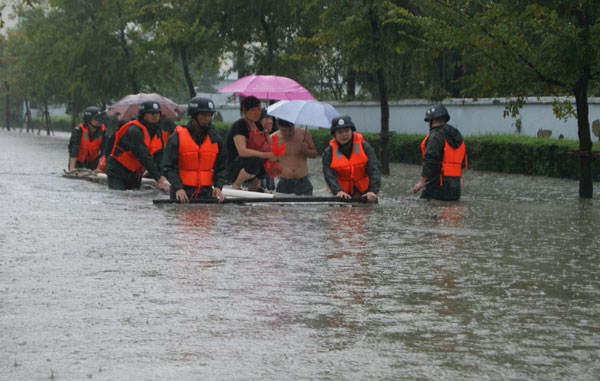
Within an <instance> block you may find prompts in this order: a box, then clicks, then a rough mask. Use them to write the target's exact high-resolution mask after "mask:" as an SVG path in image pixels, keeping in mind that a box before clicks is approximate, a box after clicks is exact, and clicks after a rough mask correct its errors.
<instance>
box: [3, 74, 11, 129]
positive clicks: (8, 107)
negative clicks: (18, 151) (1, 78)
mask: <svg viewBox="0 0 600 381" xmlns="http://www.w3.org/2000/svg"><path fill="white" fill-rule="evenodd" d="M4 85H5V86H6V130H7V131H10V85H9V84H8V81H5V82H4Z"/></svg>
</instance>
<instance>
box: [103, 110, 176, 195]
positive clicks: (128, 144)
mask: <svg viewBox="0 0 600 381" xmlns="http://www.w3.org/2000/svg"><path fill="white" fill-rule="evenodd" d="M160 115H161V111H160V105H159V104H158V103H156V102H154V101H144V102H142V103H140V105H139V109H138V117H137V119H134V120H132V121H130V122H127V123H125V124H124V125H122V126H121V127H120V128H119V129H118V130H117V131H116V132H115V143H114V145H113V147H112V151H111V154H110V157H109V158H108V160H107V163H106V176H107V179H108V187H109V188H110V189H119V190H127V189H139V188H140V185H141V183H142V174H143V172H144V170H146V171H148V175H149V176H150V177H151V178H153V179H154V180H156V182H157V186H158V188H159V189H162V190H167V189H169V183H168V181H167V179H166V177H165V176H163V175H162V173H161V170H160V167H159V165H157V163H156V162H155V160H154V158H153V156H152V155H153V154H155V153H156V152H157V151H158V150H161V149H162V148H163V146H164V142H163V141H162V139H163V138H164V137H163V135H162V134H160V133H158V132H159V128H158V121H159V119H160ZM161 165H162V164H161Z"/></svg>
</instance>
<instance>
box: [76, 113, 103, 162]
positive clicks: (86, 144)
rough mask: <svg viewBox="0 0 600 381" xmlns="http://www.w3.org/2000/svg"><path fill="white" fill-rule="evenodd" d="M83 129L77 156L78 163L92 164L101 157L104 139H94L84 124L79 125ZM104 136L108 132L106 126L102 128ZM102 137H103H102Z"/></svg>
mask: <svg viewBox="0 0 600 381" xmlns="http://www.w3.org/2000/svg"><path fill="white" fill-rule="evenodd" d="M79 128H81V140H80V141H79V153H78V154H77V161H78V162H80V163H91V162H92V161H94V160H95V159H96V158H97V157H98V156H99V155H100V144H101V143H102V138H98V139H93V140H92V137H91V136H90V132H89V130H88V128H87V127H86V126H84V125H83V123H79ZM100 129H101V130H102V134H104V131H105V130H106V127H104V124H103V125H102V126H101V127H100ZM101 136H102V135H101Z"/></svg>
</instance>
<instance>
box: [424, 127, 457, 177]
mask: <svg viewBox="0 0 600 381" xmlns="http://www.w3.org/2000/svg"><path fill="white" fill-rule="evenodd" d="M429 135H431V132H430V133H428V134H427V136H426V137H425V139H423V142H422V143H421V153H422V154H423V157H425V146H426V145H427V140H428V139H429ZM463 159H464V160H465V169H466V168H467V154H466V151H465V142H464V141H463V142H462V143H460V145H459V146H458V148H454V147H452V146H451V145H450V144H448V141H447V140H446V138H444V157H443V158H442V171H441V172H440V186H441V185H442V176H449V177H460V176H462V162H463Z"/></svg>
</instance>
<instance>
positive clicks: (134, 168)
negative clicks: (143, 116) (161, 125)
mask: <svg viewBox="0 0 600 381" xmlns="http://www.w3.org/2000/svg"><path fill="white" fill-rule="evenodd" d="M133 125H135V126H138V127H139V128H141V129H142V132H143V133H144V145H145V146H146V147H148V150H149V149H150V135H149V134H148V130H147V129H146V126H144V125H143V124H142V123H140V122H139V121H138V120H132V121H131V122H127V123H125V124H124V125H122V126H121V127H120V128H119V129H118V130H117V132H115V144H114V146H113V150H112V152H111V156H112V157H114V158H115V159H117V161H118V162H119V163H121V164H122V165H123V166H124V167H125V168H127V169H129V170H130V171H131V172H138V173H139V174H141V173H142V169H143V168H144V167H143V166H142V163H141V162H140V159H138V158H137V157H135V156H134V155H133V153H132V152H131V151H121V152H119V153H117V154H115V151H116V150H117V147H118V146H119V140H121V138H122V137H123V135H125V133H126V132H127V130H128V129H129V127H131V126H133ZM119 149H120V148H119Z"/></svg>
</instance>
